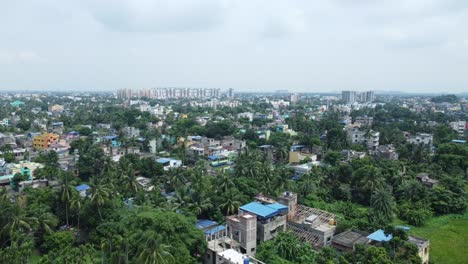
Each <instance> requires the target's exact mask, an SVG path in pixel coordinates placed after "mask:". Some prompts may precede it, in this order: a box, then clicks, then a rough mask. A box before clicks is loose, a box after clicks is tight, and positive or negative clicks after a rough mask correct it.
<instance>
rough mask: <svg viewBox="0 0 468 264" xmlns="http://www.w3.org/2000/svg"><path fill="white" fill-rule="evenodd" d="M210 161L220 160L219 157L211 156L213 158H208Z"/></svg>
mask: <svg viewBox="0 0 468 264" xmlns="http://www.w3.org/2000/svg"><path fill="white" fill-rule="evenodd" d="M208 159H209V160H217V159H219V155H211V156H208Z"/></svg>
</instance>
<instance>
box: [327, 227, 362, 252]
mask: <svg viewBox="0 0 468 264" xmlns="http://www.w3.org/2000/svg"><path fill="white" fill-rule="evenodd" d="M368 235H369V234H367V233H364V232H361V231H353V230H346V231H344V232H342V233H340V234H338V235H336V236H334V237H333V239H332V243H331V246H332V247H334V248H335V249H337V250H339V251H344V252H354V250H356V245H359V244H360V245H366V244H368V243H369V242H370V240H369V238H367V236H368Z"/></svg>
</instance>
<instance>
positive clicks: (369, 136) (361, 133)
mask: <svg viewBox="0 0 468 264" xmlns="http://www.w3.org/2000/svg"><path fill="white" fill-rule="evenodd" d="M347 134H348V139H349V141H350V142H351V143H352V144H366V146H367V148H368V149H371V150H375V149H377V147H378V146H379V140H380V132H377V131H373V130H369V131H365V130H361V129H360V128H359V126H348V127H347Z"/></svg>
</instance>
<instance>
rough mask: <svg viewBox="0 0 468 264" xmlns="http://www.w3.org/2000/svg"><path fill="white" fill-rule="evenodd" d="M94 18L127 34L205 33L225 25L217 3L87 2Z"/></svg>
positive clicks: (210, 0) (157, 0) (202, 0)
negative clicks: (204, 31)
mask: <svg viewBox="0 0 468 264" xmlns="http://www.w3.org/2000/svg"><path fill="white" fill-rule="evenodd" d="M86 3H87V6H88V8H89V9H90V10H91V12H92V14H93V16H94V17H95V18H96V19H97V20H98V21H99V22H101V23H102V24H103V25H105V26H107V27H108V28H110V29H112V30H117V31H123V32H125V31H128V32H174V31H175V32H186V31H203V30H206V29H210V28H212V27H215V26H217V25H219V24H220V23H221V22H222V17H223V14H224V8H223V4H222V2H221V1H218V0H197V1H193V0H88V1H87V2H86Z"/></svg>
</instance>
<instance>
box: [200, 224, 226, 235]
mask: <svg viewBox="0 0 468 264" xmlns="http://www.w3.org/2000/svg"><path fill="white" fill-rule="evenodd" d="M224 229H226V227H225V226H223V225H220V226H217V227H215V228H212V229H210V230H206V231H205V235H213V234H216V233H218V232H219V231H223V230H224Z"/></svg>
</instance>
